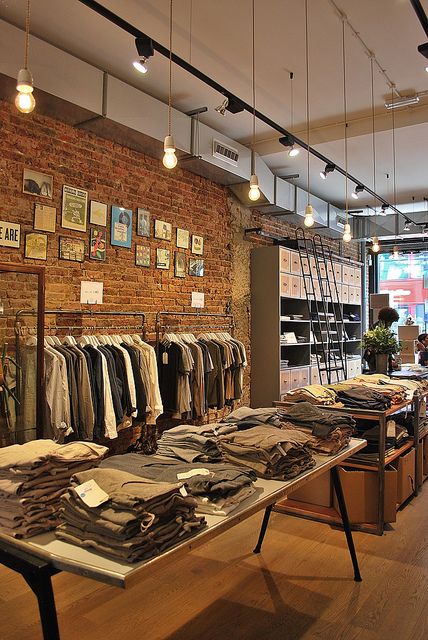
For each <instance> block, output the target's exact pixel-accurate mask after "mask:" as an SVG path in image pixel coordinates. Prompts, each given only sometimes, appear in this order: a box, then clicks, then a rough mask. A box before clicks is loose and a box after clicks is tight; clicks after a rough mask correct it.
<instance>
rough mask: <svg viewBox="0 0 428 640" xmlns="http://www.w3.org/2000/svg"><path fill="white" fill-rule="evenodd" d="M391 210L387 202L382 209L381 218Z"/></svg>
mask: <svg viewBox="0 0 428 640" xmlns="http://www.w3.org/2000/svg"><path fill="white" fill-rule="evenodd" d="M388 209H389V204H388V203H387V202H384V203H383V204H382V206H381V208H380V215H381V216H386V212H387V211H388Z"/></svg>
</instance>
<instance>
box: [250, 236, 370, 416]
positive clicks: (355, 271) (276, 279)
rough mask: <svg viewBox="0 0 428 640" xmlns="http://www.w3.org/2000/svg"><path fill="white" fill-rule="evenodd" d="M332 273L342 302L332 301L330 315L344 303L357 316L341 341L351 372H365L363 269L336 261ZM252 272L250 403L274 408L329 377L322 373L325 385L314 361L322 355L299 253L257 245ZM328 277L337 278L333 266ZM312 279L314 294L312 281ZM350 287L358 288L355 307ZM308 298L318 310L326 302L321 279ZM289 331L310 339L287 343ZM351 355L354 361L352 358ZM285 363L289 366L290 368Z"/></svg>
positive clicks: (339, 338)
mask: <svg viewBox="0 0 428 640" xmlns="http://www.w3.org/2000/svg"><path fill="white" fill-rule="evenodd" d="M309 261H310V268H311V270H312V271H313V272H314V273H315V272H316V265H315V260H314V257H313V256H309ZM321 266H323V265H321ZM333 270H334V275H335V278H336V282H337V288H338V296H339V300H336V299H335V297H333V300H331V301H329V302H328V303H327V305H328V310H329V311H330V312H331V310H332V307H331V305H332V304H335V305H341V309H342V311H343V313H344V314H345V315H347V316H348V317H349V314H351V316H352V317H355V318H358V320H354V321H350V322H349V323H348V322H347V323H346V324H345V331H346V335H338V338H337V339H338V340H340V341H341V342H343V344H344V345H345V353H346V354H347V356H348V357H347V365H348V370H349V371H351V372H352V376H355V375H357V374H358V373H360V372H361V342H360V340H361V321H360V319H361V307H360V303H361V290H360V287H361V268H360V266H358V264H351V263H346V264H342V263H341V262H339V261H334V262H333ZM251 274H252V275H251V278H252V282H251V361H252V372H251V404H252V406H253V407H260V406H270V405H272V403H273V402H274V401H275V400H278V399H279V398H280V397H281V396H282V395H283V394H284V393H286V392H287V391H289V390H290V389H293V388H296V387H299V386H303V385H304V384H309V383H313V384H319V383H320V382H321V383H322V384H325V383H326V382H327V376H326V374H325V373H324V372H322V379H321V381H320V376H319V371H318V367H317V365H316V361H315V362H314V361H313V360H311V354H312V355H315V354H316V353H317V352H318V353H319V351H320V349H319V347H317V345H316V344H314V341H313V340H311V339H310V326H311V325H310V320H309V308H308V301H307V299H306V297H305V286H304V283H303V276H302V270H301V263H300V256H299V253H298V251H295V250H293V249H289V248H286V247H280V246H273V247H257V248H255V249H253V251H252V256H251ZM323 277H328V278H329V279H332V278H333V272H332V270H331V267H330V269H329V268H327V274H324V276H323ZM307 280H308V282H307V283H306V285H307V288H308V290H309V286H310V283H309V278H307ZM321 282H324V285H325V284H326V282H325V281H321ZM350 287H352V289H353V292H352V294H351V297H352V299H353V302H352V303H351V304H350V303H349V288H350ZM332 289H334V287H333V288H332ZM343 292H345V298H344V297H343ZM309 297H310V301H312V302H310V305H311V310H312V311H313V310H314V308H315V302H314V300H315V299H316V300H320V299H321V290H320V282H319V281H318V279H315V280H314V286H313V291H310V296H309ZM295 316H298V317H297V318H296V317H295ZM332 330H335V329H334V327H332ZM285 333H294V334H295V335H296V336H302V337H307V338H308V340H307V342H305V343H299V344H288V343H287V344H284V340H281V336H282V335H283V334H285ZM310 342H312V344H310ZM351 356H354V358H353V359H350V357H351ZM356 356H358V358H357V357H356ZM281 362H283V363H284V362H288V364H287V368H286V369H285V368H284V365H282V366H281ZM348 377H350V375H349V373H348ZM334 379H335V378H333V380H334Z"/></svg>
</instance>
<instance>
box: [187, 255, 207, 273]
mask: <svg viewBox="0 0 428 640" xmlns="http://www.w3.org/2000/svg"><path fill="white" fill-rule="evenodd" d="M203 275H204V261H203V260H201V258H189V276H197V277H198V278H202V276H203Z"/></svg>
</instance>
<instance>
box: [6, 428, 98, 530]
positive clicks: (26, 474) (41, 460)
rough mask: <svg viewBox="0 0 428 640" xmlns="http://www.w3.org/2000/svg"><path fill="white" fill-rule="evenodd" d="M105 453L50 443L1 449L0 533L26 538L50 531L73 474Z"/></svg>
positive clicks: (82, 445) (76, 444)
mask: <svg viewBox="0 0 428 640" xmlns="http://www.w3.org/2000/svg"><path fill="white" fill-rule="evenodd" d="M107 451H108V450H107V448H106V447H101V446H100V445H97V444H94V443H93V442H70V443H69V444H57V443H56V442H54V441H53V440H33V441H31V442H26V443H25V444H17V445H12V446H10V447H4V448H3V449H0V498H1V507H0V531H1V532H2V533H7V534H8V535H11V536H13V537H15V538H27V537H30V536H32V535H36V534H38V533H43V532H44V531H49V530H50V529H53V528H54V527H55V526H56V525H57V524H58V523H59V519H58V509H59V506H60V496H61V495H62V494H63V493H64V492H65V491H66V489H67V487H68V485H69V483H70V478H71V476H72V475H73V473H75V472H78V471H84V470H85V469H90V468H92V467H94V466H96V465H97V464H98V463H99V461H100V460H101V459H102V458H103V456H104V455H105V454H106V453H107Z"/></svg>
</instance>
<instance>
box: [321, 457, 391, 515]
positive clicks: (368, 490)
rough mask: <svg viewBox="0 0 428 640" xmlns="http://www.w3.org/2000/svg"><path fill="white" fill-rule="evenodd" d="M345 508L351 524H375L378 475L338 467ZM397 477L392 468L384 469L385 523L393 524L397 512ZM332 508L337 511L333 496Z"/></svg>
mask: <svg viewBox="0 0 428 640" xmlns="http://www.w3.org/2000/svg"><path fill="white" fill-rule="evenodd" d="M338 470H339V475H340V481H341V483H342V489H343V494H344V496H345V501H346V508H347V511H348V516H349V520H350V522H351V523H357V522H365V523H376V522H377V508H378V473H377V471H362V470H360V469H351V468H349V469H348V468H344V467H338ZM397 476H398V471H397V470H396V469H394V468H393V467H387V468H386V469H385V499H384V519H385V522H395V520H396V511H397ZM333 503H334V507H335V509H336V510H337V511H339V507H338V504H337V498H336V496H334V500H333Z"/></svg>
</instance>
